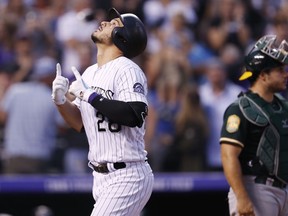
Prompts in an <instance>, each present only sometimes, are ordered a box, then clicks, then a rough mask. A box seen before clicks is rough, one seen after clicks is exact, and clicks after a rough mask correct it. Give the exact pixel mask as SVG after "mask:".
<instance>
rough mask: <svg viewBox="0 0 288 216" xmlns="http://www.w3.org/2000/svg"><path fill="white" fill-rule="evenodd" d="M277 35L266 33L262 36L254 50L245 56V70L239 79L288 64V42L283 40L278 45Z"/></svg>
mask: <svg viewBox="0 0 288 216" xmlns="http://www.w3.org/2000/svg"><path fill="white" fill-rule="evenodd" d="M275 42H276V36H275V35H266V36H263V37H262V38H260V39H259V40H258V41H257V42H256V44H255V45H254V47H253V48H252V50H251V51H250V52H249V53H248V54H247V55H246V56H245V58H244V66H245V72H244V73H243V74H242V76H241V77H240V78H239V80H245V79H247V78H249V77H252V76H253V74H259V73H260V72H261V71H263V70H269V69H272V68H276V67H280V66H283V65H286V64H288V53H287V51H286V50H285V48H286V49H287V48H288V43H287V42H286V41H285V40H283V41H282V42H281V43H280V45H279V46H278V47H277V45H276V43H275Z"/></svg>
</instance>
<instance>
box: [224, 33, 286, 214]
mask: <svg viewBox="0 0 288 216" xmlns="http://www.w3.org/2000/svg"><path fill="white" fill-rule="evenodd" d="M287 45H288V43H287V42H286V41H285V40H283V41H282V42H281V43H280V44H279V43H278V41H276V36H275V35H265V36H263V37H262V38H260V39H259V40H258V41H257V42H256V44H255V45H254V47H253V49H252V50H251V51H250V52H249V53H248V54H247V55H246V56H245V59H244V64H245V68H246V71H245V72H244V73H243V75H242V76H241V77H240V80H245V79H248V80H249V81H250V88H249V89H248V90H247V91H246V92H242V93H241V94H240V95H239V96H238V99H237V100H236V101H235V102H234V103H232V104H231V105H230V106H229V107H228V108H227V110H226V112H225V114H224V124H223V127H222V132H221V138H220V143H221V155H222V164H223V168H224V174H225V176H226V178H227V181H228V183H229V185H230V191H229V194H228V199H229V211H230V215H234V216H239V215H240V216H244V215H245V216H248V215H249V216H287V215H288V196H287V194H288V188H287V183H288V146H287V144H288V101H287V100H285V99H284V98H283V97H282V96H281V95H280V94H279V93H280V92H282V91H284V90H285V89H286V86H287V78H288V73H287V71H286V70H285V66H286V65H287V64H288V54H287V51H288V50H287V47H288V46H287Z"/></svg>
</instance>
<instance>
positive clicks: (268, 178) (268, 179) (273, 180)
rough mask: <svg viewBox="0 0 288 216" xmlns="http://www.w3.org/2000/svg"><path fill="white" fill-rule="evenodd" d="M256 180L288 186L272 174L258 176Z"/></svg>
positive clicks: (275, 185)
mask: <svg viewBox="0 0 288 216" xmlns="http://www.w3.org/2000/svg"><path fill="white" fill-rule="evenodd" d="M254 181H255V183H259V184H265V185H270V186H273V187H277V188H281V189H283V188H286V186H287V184H286V183H284V182H281V181H280V180H278V179H277V178H275V177H271V176H257V177H256V178H255V180H254Z"/></svg>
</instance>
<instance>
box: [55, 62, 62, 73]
mask: <svg viewBox="0 0 288 216" xmlns="http://www.w3.org/2000/svg"><path fill="white" fill-rule="evenodd" d="M61 74H62V70H61V65H60V64H59V63H57V64H56V76H61Z"/></svg>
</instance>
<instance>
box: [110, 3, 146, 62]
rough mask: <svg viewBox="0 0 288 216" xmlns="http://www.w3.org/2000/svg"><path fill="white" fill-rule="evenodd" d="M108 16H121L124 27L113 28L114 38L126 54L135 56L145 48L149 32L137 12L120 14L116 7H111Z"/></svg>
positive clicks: (112, 17)
mask: <svg viewBox="0 0 288 216" xmlns="http://www.w3.org/2000/svg"><path fill="white" fill-rule="evenodd" d="M108 18H109V19H110V20H112V19H115V18H120V19H121V21H122V23H123V27H115V28H114V29H113V31H112V40H113V43H114V44H115V45H116V46H117V47H118V48H119V49H120V50H121V51H122V52H123V54H124V56H126V57H128V58H133V57H135V56H137V55H139V54H141V53H142V52H143V51H144V50H145V48H146V45H147V33H146V30H145V27H144V24H143V23H142V21H141V20H140V19H139V18H138V17H137V16H136V15H135V14H132V13H125V14H119V12H118V11H117V10H116V9H115V8H111V9H110V10H109V15H108Z"/></svg>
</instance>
